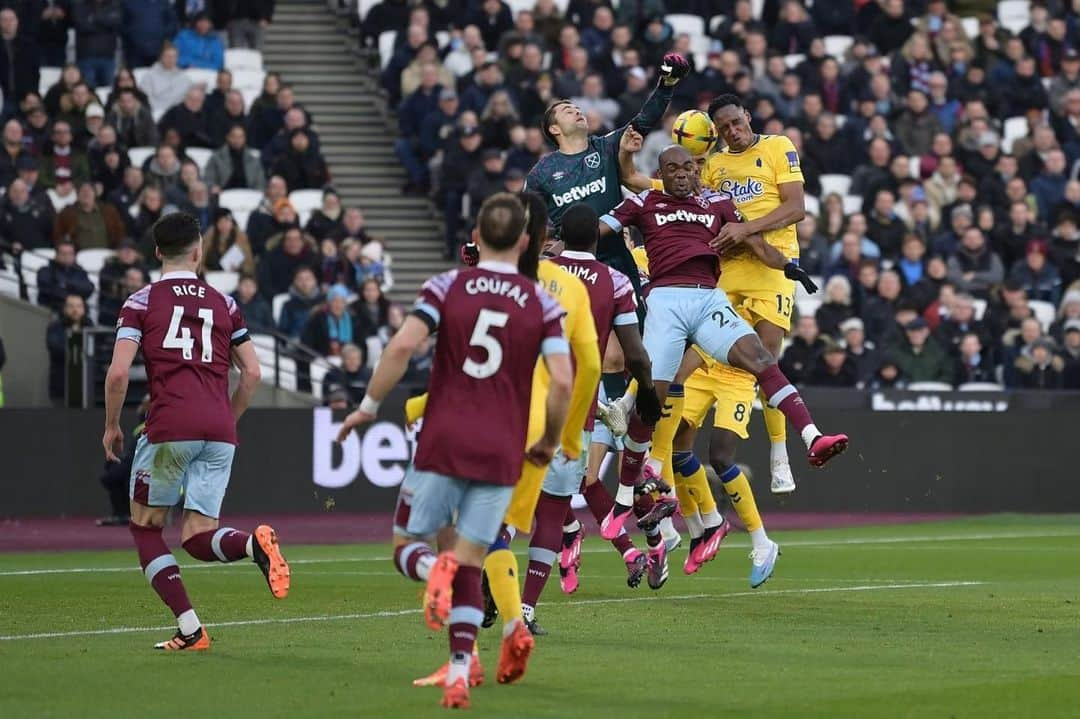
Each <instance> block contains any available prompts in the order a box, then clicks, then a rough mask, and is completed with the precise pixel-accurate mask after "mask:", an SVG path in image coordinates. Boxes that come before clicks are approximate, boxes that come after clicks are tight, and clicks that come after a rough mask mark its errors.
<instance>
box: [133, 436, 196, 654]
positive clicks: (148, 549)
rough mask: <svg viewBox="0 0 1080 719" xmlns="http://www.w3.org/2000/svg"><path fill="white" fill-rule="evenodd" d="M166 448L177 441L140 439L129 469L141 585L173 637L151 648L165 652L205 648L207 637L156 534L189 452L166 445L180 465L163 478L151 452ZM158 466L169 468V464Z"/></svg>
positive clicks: (177, 488) (176, 491)
mask: <svg viewBox="0 0 1080 719" xmlns="http://www.w3.org/2000/svg"><path fill="white" fill-rule="evenodd" d="M166 444H168V445H173V444H177V445H179V444H183V443H163V444H157V445H155V444H151V443H150V441H149V440H148V439H147V437H146V436H145V435H143V436H141V437H139V440H138V443H137V444H136V448H135V459H134V461H133V462H132V466H131V524H130V525H129V526H130V529H131V537H132V539H133V540H134V542H135V551H136V552H137V553H138V555H139V566H140V567H142V571H143V575H144V576H145V577H146V581H147V582H149V583H150V586H151V587H152V588H153V590H154V591H155V592H156V593H157V595H158V597H160V598H161V601H162V602H164V603H165V605H166V606H167V607H169V609H170V610H172V613H173V616H175V617H176V623H177V632H176V635H175V636H174V637H173V638H172V639H169V640H168V641H164V642H160V643H159V644H156V645H155V648H156V649H164V650H169V651H171V650H182V649H194V650H201V649H209V648H210V635H208V634H207V633H206V631H205V630H204V629H203V627H202V623H201V622H200V621H199V617H198V615H196V613H195V610H194V608H192V606H191V600H190V599H188V595H187V590H186V589H185V588H184V582H183V580H182V579H181V578H180V567H179V566H178V564H177V562H176V558H175V557H174V556H173V554H172V552H170V551H169V547H168V545H167V544H165V539H164V537H163V536H162V532H163V530H164V528H165V519H166V517H167V515H168V513H169V509H170V508H172V507H173V506H174V505H175V504H176V503H177V502H179V501H180V490H181V488H182V486H183V481H182V480H183V469H184V466H185V465H186V462H187V454H188V453H190V450H188V451H185V452H183V453H181V452H179V451H174V450H173V449H172V448H171V447H170V449H168V450H166V451H169V452H170V453H171V454H172V455H173V457H172V459H175V460H176V461H177V462H180V464H179V465H178V470H177V473H176V474H175V476H173V475H169V474H166V472H165V471H163V470H161V469H159V468H156V463H155V457H156V454H157V452H158V451H159V450H160V449H161V448H162V447H163V446H165V445H166ZM200 444H201V443H200ZM157 466H158V467H160V466H161V465H157ZM164 466H167V467H170V468H171V467H172V466H173V463H172V462H170V463H169V464H168V465H164Z"/></svg>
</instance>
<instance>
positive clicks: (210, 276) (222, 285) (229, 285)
mask: <svg viewBox="0 0 1080 719" xmlns="http://www.w3.org/2000/svg"><path fill="white" fill-rule="evenodd" d="M239 281H240V275H239V274H238V273H236V272H222V271H218V272H207V273H206V283H207V284H208V285H210V286H211V287H213V288H214V289H215V290H217V291H218V292H220V293H222V294H223V295H227V294H229V293H230V292H232V291H233V290H235V289H236V285H237V283H239Z"/></svg>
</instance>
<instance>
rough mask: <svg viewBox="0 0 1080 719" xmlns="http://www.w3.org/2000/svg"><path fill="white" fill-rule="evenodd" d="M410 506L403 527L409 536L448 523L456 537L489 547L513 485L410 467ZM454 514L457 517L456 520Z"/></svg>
mask: <svg viewBox="0 0 1080 719" xmlns="http://www.w3.org/2000/svg"><path fill="white" fill-rule="evenodd" d="M408 473H409V474H411V475H413V477H411V478H409V477H406V480H405V481H406V482H408V483H410V484H411V485H412V486H413V487H414V488H415V489H413V490H412V492H413V494H412V506H411V508H410V510H409V520H408V524H407V526H406V527H405V531H406V533H407V534H408V535H409V536H411V537H417V538H422V537H430V536H431V535H433V534H435V533H436V532H438V531H439V530H440V529H442V528H443V527H449V526H451V525H453V526H454V528H455V529H456V530H457V533H458V536H459V537H463V538H465V539H467V540H469V541H470V542H472V543H473V544H479V545H482V546H484V547H487V546H489V545H490V544H491V543H492V542H494V541H495V538H496V537H498V536H499V528H500V527H501V526H502V523H503V517H505V516H506V508H507V507H509V506H510V497H511V495H513V493H514V488H513V487H512V486H507V485H500V484H488V483H486V482H473V481H471V480H468V479H460V478H458V477H447V476H446V475H444V474H438V473H436V472H424V471H421V470H418V469H416V468H415V467H413V468H410V469H409V472H408ZM455 517H456V520H455Z"/></svg>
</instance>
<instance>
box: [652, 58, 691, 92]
mask: <svg viewBox="0 0 1080 719" xmlns="http://www.w3.org/2000/svg"><path fill="white" fill-rule="evenodd" d="M688 72H690V63H688V62H687V61H686V58H684V57H683V56H682V55H680V54H679V53H677V52H669V53H668V54H667V55H664V59H663V61H661V63H660V73H659V74H660V82H662V83H663V84H665V85H674V84H675V83H677V82H678V81H679V80H682V79H683V78H684V77H686V74H687V73H688Z"/></svg>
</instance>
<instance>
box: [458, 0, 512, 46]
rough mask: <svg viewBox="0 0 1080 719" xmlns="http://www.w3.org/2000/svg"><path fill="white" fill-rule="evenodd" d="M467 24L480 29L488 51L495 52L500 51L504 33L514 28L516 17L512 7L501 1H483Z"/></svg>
mask: <svg viewBox="0 0 1080 719" xmlns="http://www.w3.org/2000/svg"><path fill="white" fill-rule="evenodd" d="M466 23H467V24H469V25H475V26H476V27H478V28H479V29H480V36H481V37H482V38H483V40H484V46H485V47H486V48H487V51H488V52H495V51H496V50H498V49H499V40H500V38H502V36H503V33H505V32H507V31H508V30H510V29H511V28H513V27H514V16H513V14H512V13H511V12H510V7H509V6H508V5H506V3H503V2H501V0H482V2H480V3H479V7H478V8H476V10H475V11H474V12H473V13H472V14H470V15H469V16H468V18H467V20H466Z"/></svg>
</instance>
